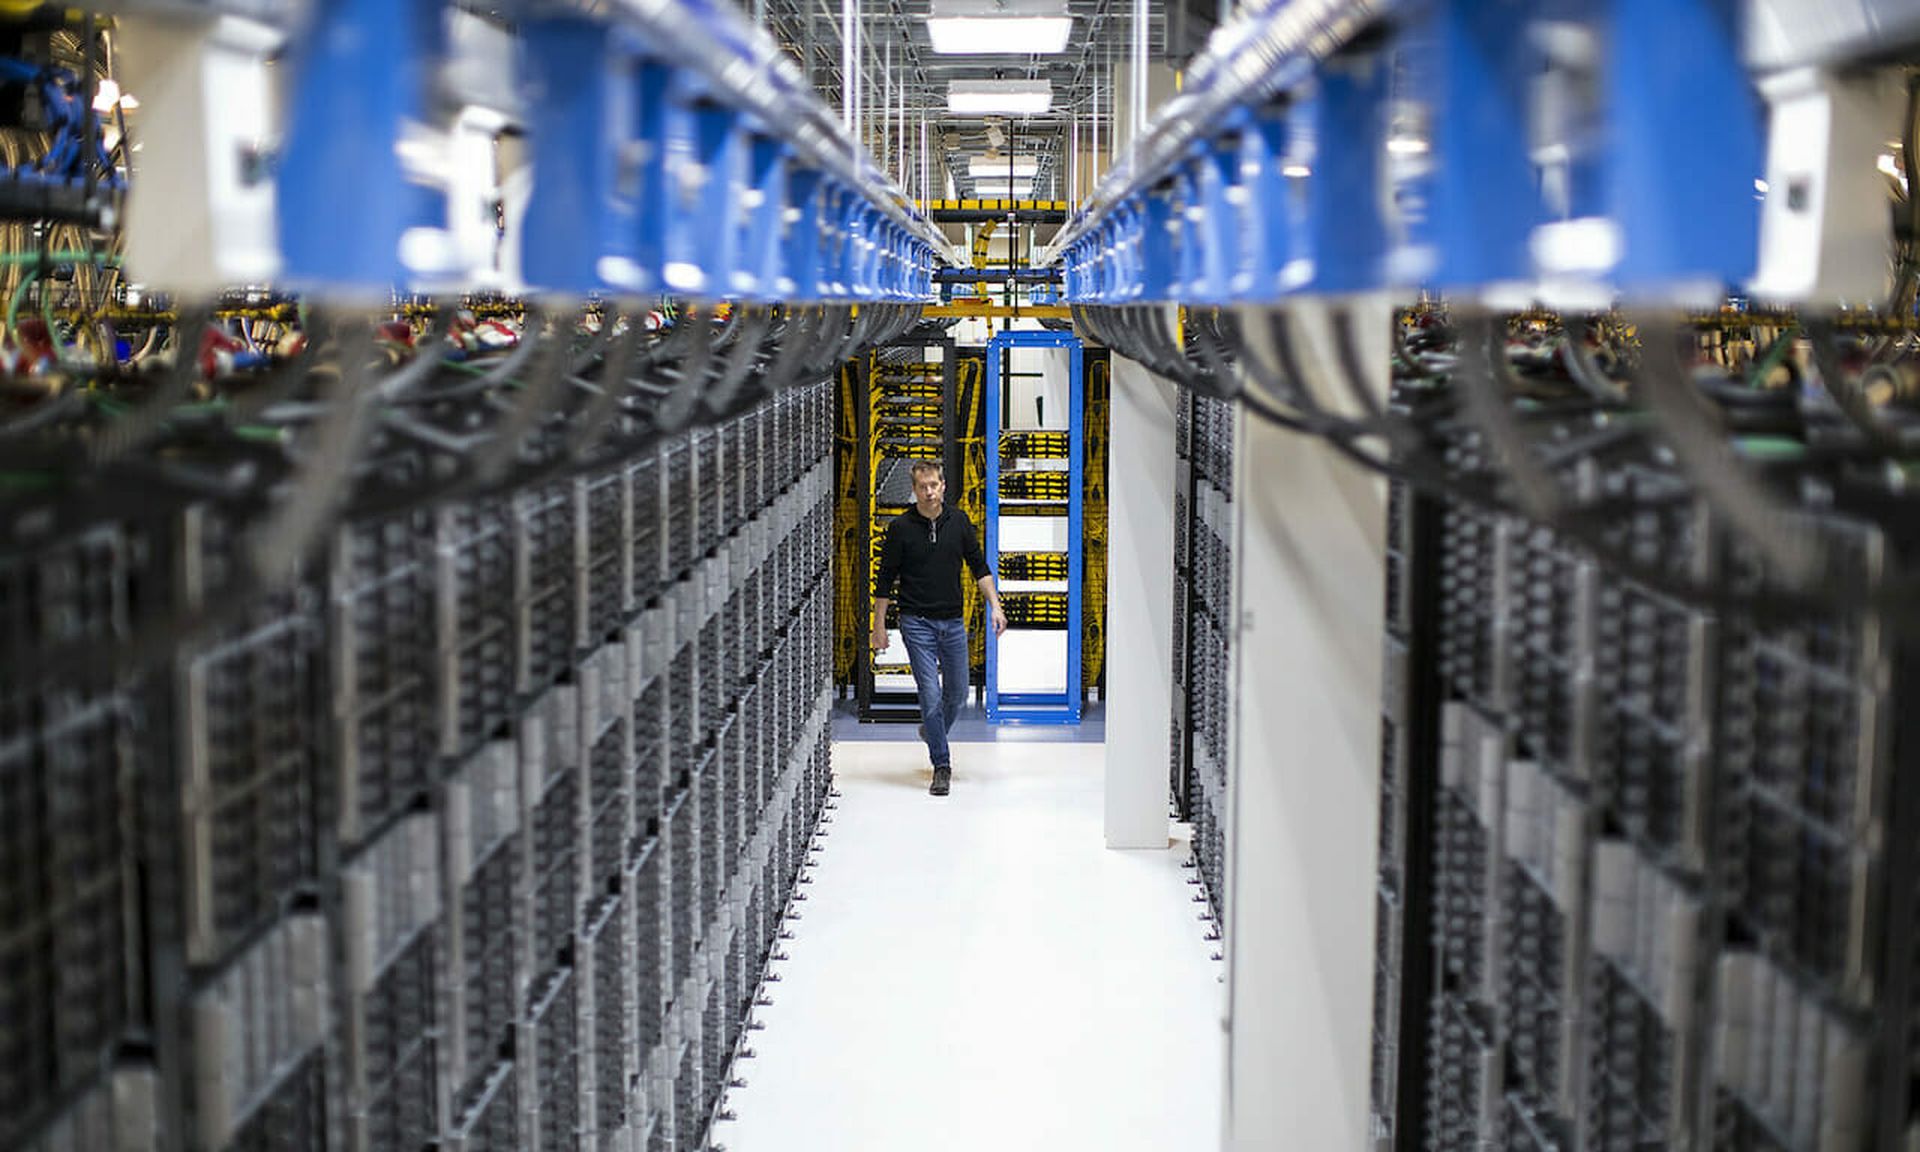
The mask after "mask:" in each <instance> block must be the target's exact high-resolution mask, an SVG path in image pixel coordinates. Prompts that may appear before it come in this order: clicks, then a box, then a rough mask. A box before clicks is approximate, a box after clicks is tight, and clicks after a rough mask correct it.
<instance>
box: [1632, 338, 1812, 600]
mask: <svg viewBox="0 0 1920 1152" xmlns="http://www.w3.org/2000/svg"><path fill="white" fill-rule="evenodd" d="M1639 327H1640V331H1641V333H1642V341H1643V343H1644V344H1645V351H1644V352H1643V354H1642V358H1641V367H1640V372H1639V373H1638V374H1637V375H1636V377H1635V379H1634V398H1635V399H1636V400H1637V401H1639V403H1640V404H1641V405H1642V406H1643V407H1644V408H1646V409H1647V410H1648V411H1649V412H1652V413H1653V415H1654V418H1655V420H1656V422H1657V426H1658V429H1659V433H1660V436H1661V439H1662V440H1663V441H1664V442H1665V443H1666V445H1667V447H1668V448H1669V449H1671V450H1672V452H1673V456H1674V460H1675V462H1676V463H1677V464H1678V465H1679V467H1680V470H1681V471H1682V472H1683V473H1685V474H1686V475H1687V477H1688V478H1689V479H1690V480H1692V481H1693V483H1694V486H1695V487H1697V488H1698V489H1699V490H1700V491H1701V492H1702V493H1703V494H1704V495H1705V496H1706V497H1707V499H1708V500H1709V501H1711V502H1712V504H1713V506H1714V507H1715V508H1717V509H1719V510H1720V512H1721V514H1723V515H1724V516H1726V518H1727V520H1728V522H1729V523H1731V524H1732V525H1733V527H1734V528H1735V529H1736V530H1737V531H1738V532H1739V533H1740V534H1741V535H1742V536H1744V537H1746V538H1747V539H1748V540H1749V541H1751V542H1752V544H1753V545H1754V547H1755V548H1757V549H1758V550H1759V551H1760V553H1761V555H1762V556H1764V557H1765V558H1766V561H1767V563H1768V565H1769V566H1770V567H1771V568H1772V569H1773V570H1774V571H1775V573H1776V575H1777V577H1778V578H1779V579H1780V580H1782V581H1784V582H1785V583H1786V585H1787V586H1788V587H1789V588H1792V589H1795V590H1801V589H1806V588H1811V587H1813V586H1814V584H1815V583H1816V582H1817V581H1818V580H1819V579H1820V578H1821V577H1822V575H1823V574H1824V573H1825V571H1826V548H1825V541H1824V540H1822V539H1821V538H1820V537H1819V535H1818V531H1817V530H1815V531H1813V532H1808V531H1806V530H1805V521H1804V519H1803V518H1802V517H1801V516H1800V515H1799V514H1798V512H1797V511H1795V510H1794V509H1792V508H1790V507H1788V506H1787V505H1786V504H1784V503H1782V502H1780V501H1778V500H1776V499H1775V498H1774V497H1773V495H1772V494H1771V493H1769V492H1768V491H1767V490H1766V488H1765V487H1764V486H1763V485H1762V484H1761V483H1760V482H1759V481H1757V480H1756V479H1754V478H1753V477H1752V476H1751V475H1750V474H1749V473H1748V471H1747V470H1746V468H1745V467H1744V466H1743V465H1742V464H1741V462H1740V460H1739V458H1738V457H1736V456H1735V455H1734V453H1733V450H1732V448H1731V447H1730V446H1729V445H1728V443H1727V437H1726V432H1725V429H1724V428H1722V427H1721V426H1720V423H1719V418H1718V416H1717V414H1716V413H1715V412H1714V411H1713V410H1712V409H1710V408H1708V407H1707V405H1706V403H1705V402H1704V401H1703V400H1702V399H1701V398H1700V394H1699V392H1698V391H1696V390H1695V389H1694V387H1693V385H1692V383H1691V382H1690V381H1689V380H1687V379H1686V376H1685V371H1684V369H1683V367H1682V365H1681V363H1680V353H1679V348H1678V337H1679V333H1678V331H1677V329H1676V327H1675V325H1674V324H1673V322H1672V321H1671V320H1669V319H1666V318H1664V317H1654V316H1650V317H1645V318H1643V319H1642V320H1641V321H1640V324H1639Z"/></svg>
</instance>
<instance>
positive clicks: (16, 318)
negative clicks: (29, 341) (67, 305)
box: [7, 272, 40, 342]
mask: <svg viewBox="0 0 1920 1152" xmlns="http://www.w3.org/2000/svg"><path fill="white" fill-rule="evenodd" d="M38 279H40V273H38V272H32V273H29V274H28V275H27V276H26V277H25V278H23V279H22V280H21V281H20V286H19V287H18V288H15V289H14V290H13V296H12V298H11V299H9V300H8V301H7V334H8V335H13V334H14V333H15V332H18V331H19V330H20V301H22V300H25V299H26V298H27V290H28V289H29V288H32V287H33V284H34V281H36V280H38ZM16 342H17V341H16Z"/></svg>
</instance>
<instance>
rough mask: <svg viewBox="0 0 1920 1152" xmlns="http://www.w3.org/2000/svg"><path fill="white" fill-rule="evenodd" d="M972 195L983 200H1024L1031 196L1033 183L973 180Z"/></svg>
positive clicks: (1024, 181) (1025, 181) (1027, 181)
mask: <svg viewBox="0 0 1920 1152" xmlns="http://www.w3.org/2000/svg"><path fill="white" fill-rule="evenodd" d="M973 194H974V195H975V196H976V197H979V198H981V199H983V200H1026V199H1029V198H1031V197H1032V196H1033V181H1031V180H975V181H974V182H973Z"/></svg>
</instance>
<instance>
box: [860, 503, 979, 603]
mask: <svg viewBox="0 0 1920 1152" xmlns="http://www.w3.org/2000/svg"><path fill="white" fill-rule="evenodd" d="M962 560H964V561H966V563H967V567H968V568H969V569H970V570H971V571H972V572H973V578H974V579H975V580H979V579H980V578H981V577H983V576H991V575H993V570H992V569H990V568H988V567H987V558H986V556H985V554H983V553H982V552H981V551H980V537H979V536H977V535H975V534H974V531H973V521H971V520H969V519H967V514H966V513H964V512H962V511H960V510H959V509H957V508H954V507H953V506H951V505H948V506H946V507H944V508H942V509H941V510H940V515H938V516H936V517H934V518H933V519H932V520H928V519H927V518H926V517H925V516H922V515H921V514H920V509H918V508H909V509H907V510H906V511H905V512H902V513H901V514H900V515H898V516H896V517H894V518H893V523H891V524H889V525H887V536H886V539H885V540H884V541H882V542H881V545H880V581H879V584H878V586H877V587H876V589H875V591H874V597H875V598H876V599H882V600H890V599H893V586H894V584H895V583H896V582H898V583H899V585H900V611H901V612H902V613H904V614H906V615H908V616H925V617H927V618H928V619H930V620H958V619H959V618H960V610H961V609H960V605H961V601H960V562H961V561H962Z"/></svg>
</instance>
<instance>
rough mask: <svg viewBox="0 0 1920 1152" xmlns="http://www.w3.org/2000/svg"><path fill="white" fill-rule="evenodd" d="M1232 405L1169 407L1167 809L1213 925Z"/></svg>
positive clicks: (1221, 828) (1198, 401)
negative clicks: (1187, 843)
mask: <svg viewBox="0 0 1920 1152" xmlns="http://www.w3.org/2000/svg"><path fill="white" fill-rule="evenodd" d="M1235 421H1236V416H1235V412H1234V408H1233V405H1232V404H1231V403H1229V402H1226V401H1222V400H1219V399H1216V398H1214V397H1212V396H1208V395H1205V394H1203V393H1200V392H1196V391H1193V390H1192V389H1189V388H1182V389H1181V391H1180V396H1179V399H1178V400H1177V401H1176V407H1175V428H1174V450H1175V454H1176V463H1175V468H1174V483H1175V489H1174V497H1173V514H1174V561H1173V563H1174V570H1173V595H1174V603H1173V661H1174V669H1173V723H1172V732H1171V733H1170V743H1171V767H1172V772H1171V777H1170V785H1171V789H1172V797H1173V810H1174V814H1175V815H1177V816H1178V817H1179V818H1180V819H1182V820H1185V821H1188V822H1190V823H1191V824H1192V825H1193V835H1194V839H1193V850H1194V860H1195V865H1196V867H1197V868H1198V870H1199V874H1200V879H1201V882H1202V884H1203V885H1204V887H1205V889H1206V900H1207V904H1208V907H1209V909H1210V910H1211V912H1212V913H1213V916H1214V918H1215V920H1216V921H1218V922H1220V923H1224V922H1225V920H1224V913H1225V910H1226V903H1227V840H1226V829H1227V795H1228V790H1229V788H1228V785H1229V774H1230V773H1231V771H1232V764H1233V760H1232V756H1231V753H1230V747H1229V742H1228V732H1229V730H1230V728H1231V725H1230V724H1229V718H1230V717H1231V716H1232V715H1233V711H1232V710H1233V708H1234V706H1235V704H1234V700H1233V681H1232V678H1231V676H1230V675H1229V674H1228V670H1229V667H1230V663H1229V662H1230V659H1231V655H1232V652H1231V644H1232V636H1233V625H1232V621H1233V618H1234V616H1233V613H1234V607H1233V538H1234V511H1233V499H1234V497H1233V492H1234V479H1233V477H1234V457H1235V447H1236V445H1235V441H1236V435H1237V434H1236V431H1235Z"/></svg>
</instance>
